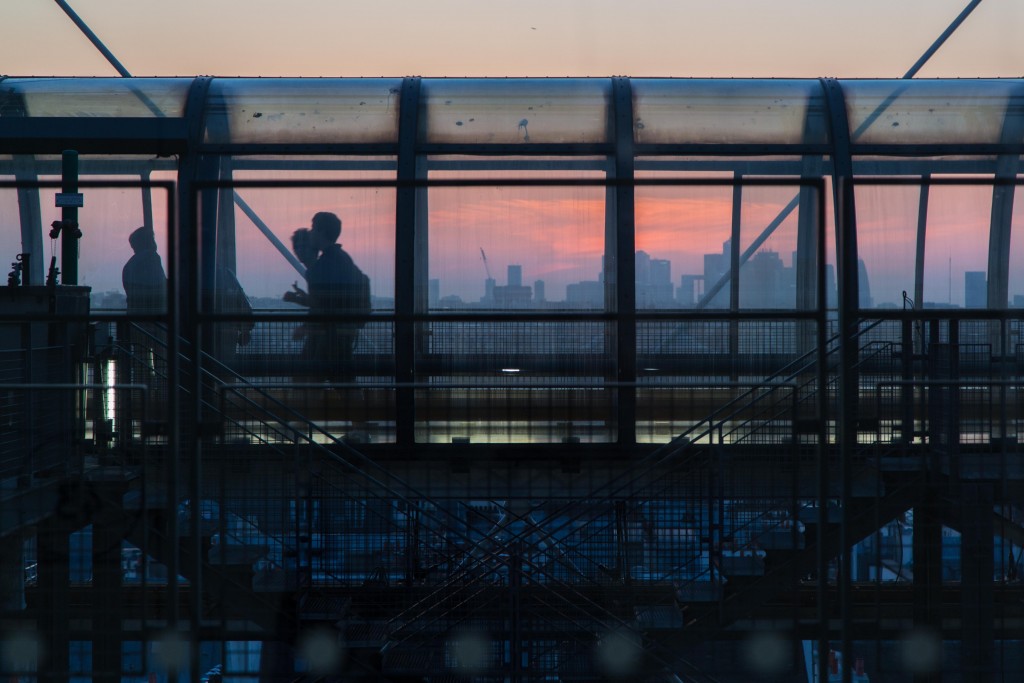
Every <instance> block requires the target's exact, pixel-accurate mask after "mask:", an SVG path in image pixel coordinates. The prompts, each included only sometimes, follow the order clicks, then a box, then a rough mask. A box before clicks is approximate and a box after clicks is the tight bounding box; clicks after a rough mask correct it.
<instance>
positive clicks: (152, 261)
mask: <svg viewBox="0 0 1024 683" xmlns="http://www.w3.org/2000/svg"><path fill="white" fill-rule="evenodd" d="M155 175H156V174H155ZM159 175H163V176H165V177H162V178H158V177H153V180H170V179H173V176H171V175H170V174H159ZM143 192H144V191H143V190H142V189H139V188H109V189H106V188H87V189H85V190H83V194H84V195H85V206H84V207H82V209H80V210H79V223H80V224H81V230H82V239H81V240H80V241H79V263H78V283H79V284H80V285H85V286H87V287H92V301H93V303H94V305H96V306H97V307H100V308H105V309H124V308H125V307H126V305H127V300H126V298H125V295H126V294H130V295H134V293H129V292H126V291H125V286H128V287H130V286H131V285H130V284H128V283H131V282H134V280H132V276H131V275H130V271H137V270H138V268H137V267H133V268H129V267H128V265H127V264H128V262H129V261H130V260H132V259H133V255H134V254H135V252H133V248H132V245H131V244H130V243H129V238H130V236H131V235H132V233H133V232H134V231H135V230H136V229H137V228H139V227H141V226H143V225H145V224H146V218H145V202H144V198H143ZM150 194H151V200H150V201H151V205H152V218H151V221H152V229H153V235H154V237H155V241H156V247H157V253H156V255H155V256H152V255H149V256H145V257H141V256H140V257H137V258H134V260H132V263H134V264H143V263H144V264H145V265H144V266H140V267H142V268H144V269H145V270H146V271H147V272H148V273H149V274H150V275H152V276H153V277H154V278H155V277H156V275H158V273H156V272H155V269H156V264H157V262H158V261H159V265H160V268H162V269H163V272H164V274H165V276H164V277H165V278H166V273H167V256H168V251H167V250H168V247H167V245H168V234H167V228H168V226H167V221H168V202H174V197H173V196H170V193H169V192H167V191H166V190H165V189H163V188H160V189H154V190H152V192H151V193H150ZM46 204H47V203H46V202H44V203H43V206H44V210H43V215H44V220H43V223H44V225H46V226H49V224H50V222H51V221H52V220H56V219H58V218H60V209H57V208H53V207H47V206H46ZM50 204H52V202H50ZM48 214H52V216H53V218H50V216H49V215H48ZM46 237H47V236H46V235H44V244H46V243H48V242H49V240H48V239H47V238H46ZM47 249H48V253H49V250H53V251H54V253H56V254H58V255H60V254H61V248H60V245H59V240H58V241H56V242H55V243H49V244H48V246H47ZM138 253H140V254H141V253H142V252H138ZM142 258H145V259H146V260H145V261H142V260H141V259H142ZM58 261H59V262H60V259H58ZM61 267H62V269H64V270H66V268H65V267H64V265H63V263H61ZM125 269H127V270H125ZM154 282H156V280H155V279H154ZM164 287H165V288H166V279H165V282H164ZM157 309H158V310H156V311H150V312H162V310H159V309H163V306H159V305H158V306H157Z"/></svg>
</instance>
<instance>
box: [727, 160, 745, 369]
mask: <svg viewBox="0 0 1024 683" xmlns="http://www.w3.org/2000/svg"><path fill="white" fill-rule="evenodd" d="M734 183H735V184H734V185H733V186H732V233H731V237H730V238H729V311H730V312H732V313H735V312H737V311H739V310H740V263H741V260H740V238H741V231H742V225H743V176H742V175H741V174H740V173H736V175H735V178H734ZM739 353H740V330H739V323H738V322H737V321H736V320H735V319H733V320H730V321H729V358H730V359H732V360H733V361H735V359H736V358H738V357H739ZM729 376H730V378H731V379H732V381H734V382H735V381H736V380H737V379H739V376H738V374H737V371H736V365H735V364H732V367H731V368H730V370H729Z"/></svg>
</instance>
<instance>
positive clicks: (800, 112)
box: [632, 79, 827, 144]
mask: <svg viewBox="0 0 1024 683" xmlns="http://www.w3.org/2000/svg"><path fill="white" fill-rule="evenodd" d="M632 84H633V100H634V115H635V117H636V121H635V125H634V136H635V140H636V142H637V143H638V144H672V143H675V144H680V143H691V144H694V143H704V144H708V143H718V144H743V143H759V144H782V143H792V144H797V143H805V144H818V143H825V142H827V138H826V136H825V131H826V130H827V128H826V126H825V125H824V120H823V114H822V112H823V108H822V94H821V85H820V84H819V83H818V81H813V80H807V81H795V80H790V81H787V80H764V81H754V80H667V79H666V80H648V79H637V80H634V81H632Z"/></svg>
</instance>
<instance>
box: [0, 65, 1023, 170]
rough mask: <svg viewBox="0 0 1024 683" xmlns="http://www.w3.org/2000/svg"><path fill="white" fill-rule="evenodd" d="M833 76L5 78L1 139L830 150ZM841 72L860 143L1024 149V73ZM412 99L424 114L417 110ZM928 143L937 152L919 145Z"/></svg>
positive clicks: (950, 149) (12, 142)
mask: <svg viewBox="0 0 1024 683" xmlns="http://www.w3.org/2000/svg"><path fill="white" fill-rule="evenodd" d="M825 83H826V82H825V81H823V80H813V79H804V80H784V79H779V80H774V79H772V80H764V79H760V80H756V79H746V80H733V79H729V80H725V79H624V78H623V79H569V78H554V79H398V78H380V79H342V78H338V79H330V78H323V79H298V78H296V79H291V78H270V79H260V78H196V79H189V78H130V79H128V78H5V79H2V80H0V151H4V152H36V153H47V152H54V151H59V149H61V148H63V147H66V146H68V145H69V144H73V146H74V147H75V148H77V149H79V150H80V151H83V152H95V153H118V152H143V151H147V152H148V151H155V152H162V151H163V152H166V151H172V152H174V151H184V150H187V149H193V148H206V149H208V150H209V151H214V150H215V149H220V150H222V151H228V150H229V149H230V151H232V152H234V153H243V154H244V153H247V152H260V153H266V152H270V153H273V152H274V151H275V149H276V150H279V151H282V152H283V151H292V152H294V151H302V152H307V153H327V152H336V151H349V152H358V151H359V150H360V149H363V150H365V151H369V150H371V149H373V148H377V149H378V150H379V151H388V150H387V148H389V147H395V148H397V146H398V145H399V144H400V143H402V142H406V143H408V142H412V143H413V144H415V145H417V146H418V147H419V148H423V149H425V150H426V151H434V150H443V149H447V148H450V149H452V150H457V151H466V150H467V149H469V148H471V147H474V146H480V147H482V148H490V149H492V150H493V149H496V148H502V149H503V151H504V152H507V153H511V154H516V153H535V152H537V151H539V150H542V149H543V148H550V149H551V150H552V151H554V150H555V149H556V148H559V149H560V153H565V152H567V153H574V152H577V153H594V152H600V151H603V150H602V148H603V147H606V146H609V145H616V144H618V145H621V144H623V143H625V142H627V141H629V142H631V143H632V144H633V145H636V146H637V152H638V153H659V151H664V152H687V153H693V152H701V151H706V152H708V153H716V151H722V152H725V153H729V154H737V153H741V154H747V153H755V154H757V153H787V152H788V153H801V152H807V151H809V149H811V148H822V149H820V150H819V151H827V149H825V148H827V147H828V146H830V145H831V144H833V139H832V138H833V136H831V135H830V125H829V122H828V107H827V105H826V97H825V88H824V85H825ZM836 83H838V86H839V89H840V92H841V93H842V95H843V98H844V100H845V106H846V118H847V120H848V121H849V127H850V131H849V136H848V137H849V139H850V142H851V145H852V147H853V152H854V153H857V152H862V153H868V154H869V153H882V154H896V155H916V154H918V153H921V152H924V153H926V154H927V153H986V154H992V153H1000V152H1013V151H1019V146H1020V143H1021V136H1020V135H1019V134H1018V133H1017V132H1018V131H1020V130H1022V129H1024V80H998V79H992V80H931V81H919V80H860V81H838V82H836ZM403 107H405V108H408V109H410V110H411V111H407V112H405V113H404V118H403ZM413 114H415V115H414V116H413ZM625 116H628V117H629V118H628V119H627V118H625ZM403 121H405V123H404V124H403ZM410 121H411V122H413V123H412V124H410V123H409V122H410ZM624 121H631V122H632V139H631V140H629V138H628V137H626V136H621V135H619V133H617V132H616V131H618V130H620V129H621V127H622V126H623V123H622V122H624ZM617 122H618V124H617ZM404 136H414V137H415V140H411V141H410V140H404V139H403V138H404ZM843 137H846V136H843ZM920 146H926V147H927V148H928V149H923V150H922V149H915V148H917V147H920ZM800 148H803V149H800ZM391 151H394V150H391Z"/></svg>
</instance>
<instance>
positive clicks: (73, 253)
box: [60, 149, 79, 285]
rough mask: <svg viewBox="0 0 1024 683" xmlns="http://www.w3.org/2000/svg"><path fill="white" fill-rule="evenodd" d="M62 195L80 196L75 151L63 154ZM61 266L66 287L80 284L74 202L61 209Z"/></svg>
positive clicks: (76, 220)
mask: <svg viewBox="0 0 1024 683" xmlns="http://www.w3.org/2000/svg"><path fill="white" fill-rule="evenodd" d="M60 191H61V194H63V195H65V196H67V195H76V194H78V152H76V151H75V150H73V149H67V150H64V152H63V153H62V154H61V183H60ZM60 217H61V222H62V223H63V228H62V230H61V240H60V248H61V255H60V266H61V269H62V271H63V283H64V284H65V285H77V284H78V234H79V233H78V206H77V205H76V204H75V203H74V202H65V203H63V204H62V208H61V213H60Z"/></svg>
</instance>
